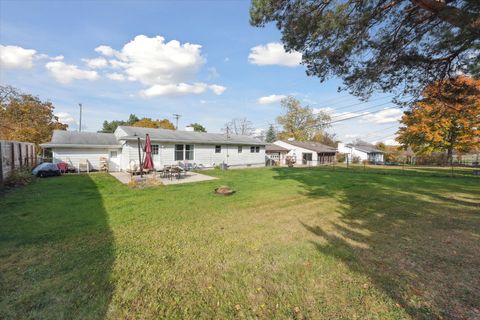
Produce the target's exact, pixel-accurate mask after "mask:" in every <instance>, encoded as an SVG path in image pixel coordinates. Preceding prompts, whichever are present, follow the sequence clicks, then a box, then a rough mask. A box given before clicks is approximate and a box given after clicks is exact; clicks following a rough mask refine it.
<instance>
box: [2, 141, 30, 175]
mask: <svg viewBox="0 0 480 320" xmlns="http://www.w3.org/2000/svg"><path fill="white" fill-rule="evenodd" d="M36 164H37V152H36V150H35V144H34V143H30V142H19V141H8V140H0V184H3V182H4V181H5V179H6V178H7V177H8V176H9V175H10V174H11V173H12V172H13V171H14V170H15V169H20V168H30V167H33V166H35V165H36Z"/></svg>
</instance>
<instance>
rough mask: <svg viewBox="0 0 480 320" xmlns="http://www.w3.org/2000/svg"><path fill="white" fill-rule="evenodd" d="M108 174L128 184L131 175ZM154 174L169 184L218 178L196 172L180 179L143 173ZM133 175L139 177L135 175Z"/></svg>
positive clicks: (123, 173)
mask: <svg viewBox="0 0 480 320" xmlns="http://www.w3.org/2000/svg"><path fill="white" fill-rule="evenodd" d="M110 175H112V176H113V177H115V178H116V179H117V180H118V181H120V182H121V183H123V184H128V183H129V182H130V181H131V178H132V176H131V175H130V174H129V173H127V172H110ZM154 175H156V177H157V179H159V180H160V181H161V182H162V184H163V185H171V184H181V183H191V182H200V181H208V180H216V179H218V178H215V177H211V176H207V175H204V174H201V173H198V172H188V173H187V174H186V175H185V176H184V175H182V176H181V178H180V179H177V178H172V179H169V178H161V177H160V175H159V174H158V173H150V174H148V175H147V174H145V175H144V176H146V177H147V178H153V177H154ZM134 177H140V176H139V175H136V176H134Z"/></svg>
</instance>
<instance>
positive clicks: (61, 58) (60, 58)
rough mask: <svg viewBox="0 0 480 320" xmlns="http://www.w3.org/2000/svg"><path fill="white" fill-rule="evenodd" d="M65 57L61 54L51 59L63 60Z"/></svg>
mask: <svg viewBox="0 0 480 320" xmlns="http://www.w3.org/2000/svg"><path fill="white" fill-rule="evenodd" d="M64 58H65V57H64V56H62V55H60V56H55V57H51V58H50V60H53V61H62V60H63V59H64Z"/></svg>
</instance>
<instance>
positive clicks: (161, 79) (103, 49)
mask: <svg viewBox="0 0 480 320" xmlns="http://www.w3.org/2000/svg"><path fill="white" fill-rule="evenodd" d="M201 48H202V46H201V45H198V44H191V43H183V44H182V43H180V42H179V41H177V40H171V41H169V42H165V38H163V37H162V36H155V37H151V38H150V37H147V36H144V35H138V36H136V37H135V38H134V39H133V40H132V41H130V42H129V43H127V44H125V45H124V46H123V48H122V49H121V50H115V49H113V48H111V47H109V46H105V45H102V46H99V47H97V48H96V49H95V51H97V52H99V53H101V54H103V55H105V56H108V57H112V59H110V60H109V61H108V62H109V63H110V66H111V67H112V68H114V69H117V70H118V72H117V73H115V75H114V74H111V75H110V76H107V77H109V78H110V79H112V77H113V78H114V79H113V80H119V79H120V76H119V75H120V74H121V75H123V76H124V79H128V80H130V81H139V82H140V83H142V84H144V85H146V86H148V88H147V89H145V90H143V91H142V95H143V96H145V97H152V96H163V95H184V94H199V93H203V92H206V91H207V90H208V89H210V90H212V91H213V92H214V93H215V94H222V93H223V92H224V91H225V89H226V88H225V87H223V86H220V85H216V84H205V83H193V84H190V83H189V82H190V81H192V80H193V79H194V77H195V75H196V74H197V72H198V70H199V69H200V68H201V67H202V66H203V65H204V64H205V62H206V60H205V58H204V57H203V56H202V54H201ZM212 70H213V71H214V72H213V71H212ZM209 71H210V74H211V75H213V76H215V75H218V73H217V72H216V70H215V69H211V70H209Z"/></svg>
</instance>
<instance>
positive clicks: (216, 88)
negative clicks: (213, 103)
mask: <svg viewBox="0 0 480 320" xmlns="http://www.w3.org/2000/svg"><path fill="white" fill-rule="evenodd" d="M208 87H209V88H210V90H212V91H213V93H215V94H216V95H217V96H219V95H221V94H222V93H224V92H225V90H227V88H226V87H224V86H219V85H218V84H211V85H209V86H208Z"/></svg>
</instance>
